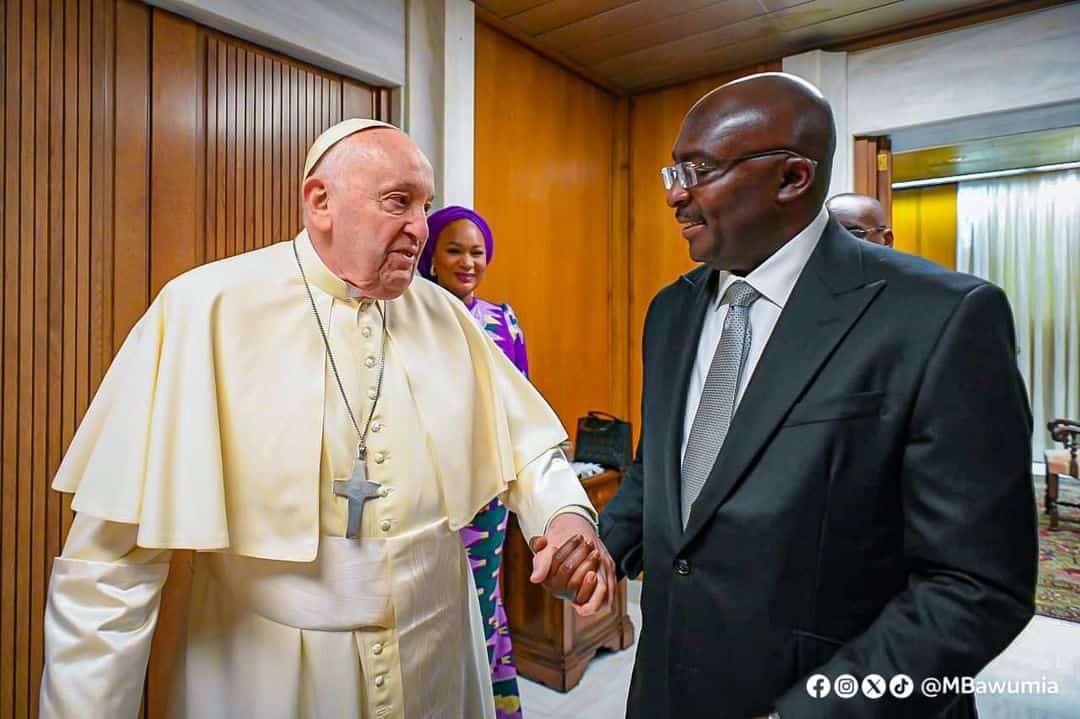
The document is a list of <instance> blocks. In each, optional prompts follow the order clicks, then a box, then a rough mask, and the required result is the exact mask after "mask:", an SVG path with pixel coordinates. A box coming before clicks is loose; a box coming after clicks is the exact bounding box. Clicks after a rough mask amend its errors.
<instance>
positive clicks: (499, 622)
mask: <svg viewBox="0 0 1080 719" xmlns="http://www.w3.org/2000/svg"><path fill="white" fill-rule="evenodd" d="M469 311H470V312H471V313H472V315H473V317H474V318H475V319H476V321H477V323H478V324H479V325H480V326H481V327H482V328H483V329H484V331H485V332H487V333H488V336H490V337H491V339H493V340H494V341H495V344H497V345H498V346H499V349H501V350H502V351H503V353H504V354H505V355H506V356H507V357H508V358H510V361H511V362H513V363H514V366H516V367H517V368H518V369H519V370H521V373H522V374H523V375H525V376H526V377H528V376H529V361H528V359H527V358H526V355H525V338H524V336H523V335H522V334H521V327H520V326H519V325H518V321H517V317H516V316H515V315H514V311H513V310H512V309H511V308H510V305H496V304H493V303H491V302H488V301H486V300H481V299H474V300H473V301H472V304H470V305H469ZM508 516H509V512H508V511H507V509H506V505H504V504H503V503H502V502H500V501H499V500H498V499H495V500H492V502H491V504H489V505H488V506H487V507H486V508H485V509H483V510H481V511H480V513H479V514H477V515H476V517H475V518H474V519H473V521H472V523H471V524H469V526H467V527H465V528H464V529H462V530H461V538H462V540H463V541H464V543H465V550H466V551H467V552H468V555H469V564H470V565H471V566H472V572H473V579H474V580H475V582H476V593H477V595H478V596H479V598H480V614H481V615H482V616H483V618H484V635H485V637H486V639H487V651H488V661H490V662H491V681H492V687H493V689H494V693H495V716H496V717H498V719H520V717H521V698H520V695H519V694H518V685H517V667H515V666H514V656H513V653H512V650H511V646H510V626H509V624H508V623H507V621H506V611H505V610H504V609H503V603H502V596H501V592H500V590H499V570H500V568H501V567H502V552H503V543H504V542H505V541H506V523H507V519H508Z"/></svg>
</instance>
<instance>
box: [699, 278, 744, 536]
mask: <svg viewBox="0 0 1080 719" xmlns="http://www.w3.org/2000/svg"><path fill="white" fill-rule="evenodd" d="M724 296H725V297H726V298H727V302H728V312H727V316H726V317H725V318H724V329H723V331H722V332H721V333H720V341H719V342H717V343H716V352H715V353H714V354H713V358H712V363H711V364H710V365H709V374H708V376H707V377H706V378H705V386H704V387H703V388H702V390H701V402H700V403H699V404H698V408H697V414H695V415H694V423H693V424H692V425H691V426H690V437H689V438H688V439H687V440H686V454H685V455H684V456H683V465H682V523H683V529H686V523H687V521H688V520H689V519H690V508H691V507H692V506H693V504H694V500H695V499H697V497H698V494H700V493H701V488H702V487H704V486H705V480H706V479H708V477H709V472H711V471H712V467H713V464H714V463H715V462H716V457H717V455H718V454H720V447H722V446H723V444H724V438H725V437H726V436H727V432H728V427H730V426H731V416H732V414H734V409H735V393H736V392H737V391H738V389H739V378H740V377H742V373H743V367H744V366H745V365H746V357H747V355H748V354H749V353H750V305H752V304H753V303H754V301H755V300H757V298H759V297H761V294H760V293H759V292H758V291H757V290H755V289H754V288H753V287H751V286H750V285H748V284H747V283H745V282H743V281H742V280H739V281H738V282H735V283H733V284H732V285H731V286H730V287H728V289H727V292H725V293H724Z"/></svg>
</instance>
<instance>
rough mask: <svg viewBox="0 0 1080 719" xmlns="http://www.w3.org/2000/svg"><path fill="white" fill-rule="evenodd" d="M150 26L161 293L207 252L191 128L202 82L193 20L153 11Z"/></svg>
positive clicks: (155, 269) (153, 274)
mask: <svg viewBox="0 0 1080 719" xmlns="http://www.w3.org/2000/svg"><path fill="white" fill-rule="evenodd" d="M152 28H153V29H152V32H153V40H152V42H151V49H152V60H151V73H152V81H151V87H152V88H153V96H152V100H151V102H152V103H153V104H152V107H153V112H152V113H151V129H150V132H151V136H152V137H153V138H154V141H153V142H152V143H151V157H150V163H151V173H150V226H151V233H150V257H151V262H150V278H151V290H152V294H157V292H158V291H159V290H160V289H161V287H162V286H163V285H164V284H165V282H167V281H168V280H169V279H171V278H173V277H175V276H176V275H178V274H180V273H181V272H183V271H184V270H187V269H190V268H192V267H194V266H195V265H196V264H197V261H198V258H199V257H200V255H203V254H204V253H203V252H202V248H201V245H202V222H201V220H197V219H196V218H197V217H198V215H197V213H198V207H199V198H198V193H199V189H198V183H199V182H200V180H201V178H200V177H199V175H198V172H199V164H200V163H199V162H198V160H197V158H198V156H199V153H200V151H201V142H200V141H199V139H198V138H197V137H195V133H193V132H192V128H198V127H201V126H202V123H201V122H200V120H199V117H198V107H199V105H198V102H197V101H196V100H197V98H198V97H199V95H200V94H201V93H202V92H203V87H202V85H201V72H200V69H201V65H202V62H201V58H200V57H199V37H198V33H197V32H196V28H195V26H194V24H192V23H189V22H187V21H185V20H181V19H180V18H177V17H175V16H173V15H169V14H168V13H163V12H158V11H155V12H154V13H153V26H152Z"/></svg>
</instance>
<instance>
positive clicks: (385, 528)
mask: <svg viewBox="0 0 1080 719" xmlns="http://www.w3.org/2000/svg"><path fill="white" fill-rule="evenodd" d="M393 528H394V523H393V522H391V521H390V520H389V519H384V520H383V521H382V523H381V524H380V525H379V529H381V530H382V531H384V532H389V531H390V530H391V529H393ZM375 646H376V647H378V648H379V649H378V651H377V652H375V653H376V654H379V653H380V652H382V645H381V644H376V645H375Z"/></svg>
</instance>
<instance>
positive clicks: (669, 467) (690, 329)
mask: <svg viewBox="0 0 1080 719" xmlns="http://www.w3.org/2000/svg"><path fill="white" fill-rule="evenodd" d="M716 275H717V273H716V272H715V271H714V270H711V269H709V268H708V267H704V266H703V267H699V268H697V269H696V270H694V271H692V272H689V273H687V274H685V275H683V276H682V278H681V281H682V282H685V283H686V285H687V286H686V287H684V288H682V289H683V295H682V298H681V301H679V302H678V303H676V306H675V307H674V308H673V311H672V314H671V316H670V321H669V323H668V335H667V336H668V341H667V342H666V345H667V346H668V347H671V348H676V349H675V351H673V352H667V353H664V354H663V355H662V357H663V358H664V360H663V365H662V370H661V372H660V373H659V375H658V376H660V377H670V378H672V382H671V384H669V385H667V389H668V392H670V395H669V396H668V397H667V398H666V401H665V402H664V403H663V405H662V406H664V407H666V408H667V411H668V414H667V416H666V418H665V422H664V430H665V432H664V435H663V436H664V446H663V452H664V456H663V466H664V477H665V478H666V480H667V499H668V521H669V522H670V524H669V525H668V526H670V527H674V528H676V537H677V536H678V535H679V534H681V532H679V531H678V528H680V527H682V491H681V485H682V462H681V461H680V455H681V454H682V436H683V423H684V422H683V420H684V416H685V414H686V388H687V386H688V385H689V383H690V372H691V371H692V370H693V367H694V359H695V358H696V356H697V346H698V341H699V340H700V338H701V327H702V324H704V320H705V312H706V310H707V309H708V307H709V302H710V300H712V299H713V298H714V297H715V294H716Z"/></svg>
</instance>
